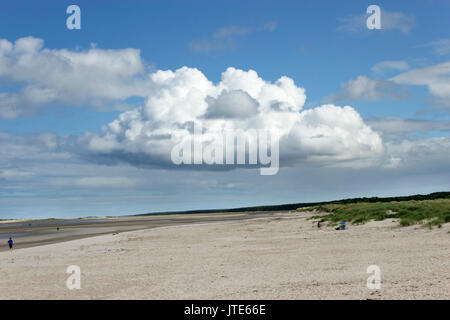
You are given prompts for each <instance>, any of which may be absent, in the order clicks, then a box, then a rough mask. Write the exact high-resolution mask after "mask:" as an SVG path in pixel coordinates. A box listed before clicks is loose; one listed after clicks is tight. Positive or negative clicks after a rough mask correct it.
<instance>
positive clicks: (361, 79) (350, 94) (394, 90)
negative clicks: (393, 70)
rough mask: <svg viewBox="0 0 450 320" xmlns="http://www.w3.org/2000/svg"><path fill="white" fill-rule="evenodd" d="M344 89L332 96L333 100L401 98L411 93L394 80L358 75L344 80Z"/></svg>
mask: <svg viewBox="0 0 450 320" xmlns="http://www.w3.org/2000/svg"><path fill="white" fill-rule="evenodd" d="M341 87H342V90H341V92H340V93H338V94H333V95H332V96H331V98H330V99H331V101H334V102H335V101H352V102H354V101H362V100H365V101H376V100H381V99H385V98H387V99H394V100H395V99H401V98H405V97H408V96H409V94H408V93H407V92H406V91H405V89H404V88H403V87H402V86H399V85H398V84H396V83H395V82H394V81H391V80H382V79H370V78H369V77H367V76H358V77H357V78H356V79H354V80H349V81H348V82H344V83H343V84H342V85H341Z"/></svg>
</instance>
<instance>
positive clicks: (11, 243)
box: [8, 238, 14, 250]
mask: <svg viewBox="0 0 450 320" xmlns="http://www.w3.org/2000/svg"><path fill="white" fill-rule="evenodd" d="M8 245H9V249H10V250H12V248H13V245H14V242H13V241H12V239H11V238H9V240H8Z"/></svg>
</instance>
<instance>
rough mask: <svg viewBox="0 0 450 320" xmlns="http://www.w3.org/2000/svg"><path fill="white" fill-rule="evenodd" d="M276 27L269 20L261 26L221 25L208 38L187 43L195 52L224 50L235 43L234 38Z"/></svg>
mask: <svg viewBox="0 0 450 320" xmlns="http://www.w3.org/2000/svg"><path fill="white" fill-rule="evenodd" d="M276 28H277V22H276V21H269V22H268V23H266V24H265V25H264V26H262V27H239V26H231V27H223V28H220V29H219V30H217V31H216V32H215V33H214V34H213V35H212V36H211V37H209V39H206V40H194V41H191V42H190V43H189V47H190V48H191V50H192V51H194V52H197V53H210V52H212V51H220V50H224V49H225V48H227V47H230V46H233V45H234V44H235V41H236V40H235V38H236V37H239V36H244V35H248V34H252V33H255V32H263V31H265V32H273V31H275V29H276Z"/></svg>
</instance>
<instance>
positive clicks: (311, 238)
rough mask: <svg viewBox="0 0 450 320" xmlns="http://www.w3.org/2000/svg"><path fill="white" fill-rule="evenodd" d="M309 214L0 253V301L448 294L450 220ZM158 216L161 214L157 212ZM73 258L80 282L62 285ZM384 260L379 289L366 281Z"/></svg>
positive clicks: (109, 236)
mask: <svg viewBox="0 0 450 320" xmlns="http://www.w3.org/2000/svg"><path fill="white" fill-rule="evenodd" d="M310 216H311V214H307V213H302V214H300V213H274V214H271V215H269V216H267V217H257V218H255V219H246V220H241V221H229V222H215V223H191V224H187V225H181V224H180V225H175V226H164V227H160V228H151V229H146V230H137V231H130V232H121V233H119V234H114V235H113V234H111V233H110V234H107V235H102V236H97V237H89V238H84V239H78V240H74V241H67V242H60V243H55V244H50V245H43V246H37V247H31V248H24V249H18V250H13V251H12V252H0V272H1V273H2V275H3V276H2V277H1V278H0V288H1V290H0V299H450V233H449V231H450V224H449V223H447V224H445V225H443V227H442V228H434V229H433V230H429V229H427V228H424V227H423V226H410V227H399V226H398V222H396V221H394V220H385V221H373V222H370V223H367V224H365V225H358V226H353V225H350V226H349V229H348V230H345V231H344V230H342V231H337V230H334V228H332V227H323V228H322V229H321V230H318V229H317V227H316V224H315V222H314V221H311V220H309V219H308V218H309V217H310ZM159 218H160V219H161V217H159ZM69 265H78V266H79V267H80V268H81V289H80V290H69V289H68V288H67V287H66V281H67V278H68V276H69V275H68V274H66V269H67V267H68V266H69ZM369 265H378V266H379V268H380V270H381V288H380V289H379V290H369V289H368V288H367V285H366V284H367V278H368V277H369V274H367V267H368V266H369Z"/></svg>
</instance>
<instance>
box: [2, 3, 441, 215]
mask: <svg viewBox="0 0 450 320" xmlns="http://www.w3.org/2000/svg"><path fill="white" fill-rule="evenodd" d="M71 4H77V5H78V6H79V7H80V8H81V25H82V27H81V30H68V29H67V28H66V19H67V17H68V16H69V15H68V14H66V12H65V11H66V8H67V7H68V6H69V5H71ZM371 4H377V5H379V6H380V7H381V16H382V24H384V28H383V30H368V29H367V28H366V27H365V19H366V17H365V15H366V8H367V7H368V6H369V5H371ZM449 15H450V1H444V0H442V1H431V0H430V1H378V2H376V3H375V2H365V1H344V2H343V1H341V2H337V1H245V2H243V1H226V2H224V1H220V2H219V1H128V2H125V1H95V2H94V1H77V2H71V1H39V2H36V1H14V2H8V3H2V4H1V5H0V39H4V40H5V41H8V42H9V43H11V44H12V45H13V46H14V43H15V42H16V41H17V40H18V39H21V38H26V37H32V38H33V39H41V41H43V42H42V48H41V49H37V53H38V54H41V56H40V59H44V60H42V61H44V62H45V61H46V60H45V59H46V57H47V55H46V53H45V50H50V52H52V53H51V54H55V56H58V57H60V56H61V55H65V54H64V52H63V51H64V50H67V51H69V52H71V55H70V57H72V56H73V57H75V56H76V55H77V54H79V53H90V54H91V53H93V52H94V51H93V50H94V49H96V50H98V52H99V54H100V55H105V57H106V55H109V53H111V52H113V53H114V52H115V53H117V54H118V55H117V56H115V58H112V60H111V61H113V62H108V63H110V64H111V65H108V64H107V62H105V65H104V66H101V67H99V68H100V69H99V70H104V71H105V72H104V74H102V75H99V76H98V79H97V78H96V74H94V73H93V74H91V75H90V77H89V78H87V79H86V81H81V82H77V81H79V77H78V74H77V75H76V76H74V80H73V82H72V83H73V87H74V88H75V89H74V88H72V89H70V88H68V87H62V86H60V85H59V84H58V83H50V82H48V81H47V80H45V79H43V78H45V73H43V74H42V75H41V78H40V79H39V78H36V77H33V75H32V74H30V72H34V71H37V72H38V71H39V70H37V69H33V68H38V69H39V66H37V67H36V66H25V67H23V65H21V64H20V63H19V62H17V65H14V67H11V68H10V69H11V70H8V71H5V72H4V73H1V72H2V71H1V68H2V67H4V68H6V65H2V62H1V60H0V98H1V97H4V98H2V99H4V101H3V102H2V101H0V133H3V138H2V136H0V138H1V139H0V141H1V142H2V144H4V147H3V150H4V152H3V153H2V158H3V160H1V161H0V197H1V198H0V218H21V217H47V216H58V217H69V216H70V217H74V216H85V215H109V214H108V213H110V214H111V215H116V214H132V213H142V212H150V211H159V210H182V209H195V208H220V207H232V206H247V205H260V204H271V203H283V202H301V201H316V200H327V199H333V198H342V197H349V196H371V195H397V194H410V193H419V192H432V191H440V190H444V189H446V190H448V189H449V183H448V181H450V180H449V179H447V178H448V177H449V176H448V172H449V170H448V169H449V168H448V160H450V158H449V150H448V147H449V146H450V142H449V141H448V136H449V134H448V133H449V132H450V124H449V123H450V112H449V111H450V101H449V97H450V93H449V92H450V84H449V83H450V72H449V71H448V63H449V61H450V60H449V57H450V34H449V30H450V22H449V21H450V19H449V18H448V17H449ZM361 17H362V18H361ZM361 19H362V20H361ZM361 21H362V22H363V23H361ZM26 39H30V38H26ZM27 41H28V40H27ZM31 42H32V41H29V43H31ZM33 43H35V42H33ZM128 49H138V50H139V53H138V54H137V55H136V56H135V55H134V54H131V55H132V59H137V60H133V63H134V62H136V64H137V65H136V66H135V67H136V70H137V71H136V73H132V74H131V75H130V76H129V77H128V78H127V76H122V75H121V73H120V72H122V71H120V72H118V73H114V72H112V73H111V75H110V76H111V77H113V78H111V79H109V78H108V77H109V73H108V71H107V70H108V69H111V68H113V69H114V68H115V66H114V61H116V60H114V59H121V57H122V56H121V53H120V52H123V51H120V50H128ZM16 51H17V50H16ZM17 52H18V51H17ZM72 53H73V55H72ZM14 54H17V55H20V53H14V51H12V53H11V52H10V53H8V54H6V53H5V54H4V56H2V58H4V59H5V60H4V61H10V60H7V58H8V57H11V56H12V55H14ZM66 58H67V57H66ZM13 59H17V61H19V58H18V57H16V56H14V57H13ZM67 59H70V58H67ZM86 59H88V58H86ZM14 61H16V60H14ZM51 61H53V60H51ZM55 61H56V60H55ZM8 63H10V62H8ZM52 63H53V62H52ZM72 63H75V62H73V61H72ZM141 65H142V66H141ZM184 66H186V67H188V68H190V69H189V70H190V71H189V72H190V73H193V71H192V69H193V68H196V69H198V70H199V71H200V72H201V73H202V74H203V75H204V76H205V77H206V78H207V79H208V80H210V81H211V82H212V83H213V84H215V85H217V86H218V87H219V83H220V82H221V80H223V75H222V73H223V72H225V71H226V70H227V68H229V67H232V68H235V69H237V70H243V71H245V72H247V71H248V70H250V69H251V70H254V71H256V72H257V74H258V76H259V77H260V78H261V79H263V80H264V81H266V82H267V83H275V82H276V81H277V79H279V78H280V77H283V76H284V77H288V78H290V79H292V80H293V81H294V82H295V85H296V86H297V87H298V88H300V87H301V88H304V89H305V95H306V102H305V103H303V104H302V105H301V106H300V107H299V108H301V110H300V111H299V110H296V113H297V115H298V113H299V112H302V111H305V110H311V112H312V113H316V112H317V113H318V114H319V109H318V108H319V107H320V106H322V105H324V104H333V105H334V106H337V107H339V108H341V107H343V106H345V105H350V106H351V107H352V108H353V109H354V110H355V112H356V113H357V114H359V115H360V117H361V119H362V120H361V123H358V124H357V125H358V126H359V127H358V128H360V129H354V128H353V127H352V129H351V130H357V131H356V132H354V131H349V134H345V135H344V136H345V137H348V136H353V137H354V138H355V141H356V140H357V141H358V143H361V144H362V145H364V146H367V145H369V146H371V147H373V144H374V143H375V142H374V141H375V140H376V139H375V138H374V139H375V140H373V138H372V137H368V136H366V135H362V133H361V132H362V131H364V130H366V129H365V128H366V126H367V127H370V128H371V130H373V131H374V134H378V135H379V137H380V139H381V144H380V145H381V146H382V148H383V151H382V153H383V155H380V154H378V155H377V156H376V157H377V160H376V161H375V160H374V159H375V158H374V157H375V156H373V155H368V154H363V153H362V151H361V150H363V149H364V148H365V147H364V146H361V148H362V149H361V150H360V149H357V147H356V146H352V145H350V147H351V148H352V151H348V153H347V155H348V157H346V158H352V159H353V160H354V159H356V158H361V157H367V159H369V158H370V160H367V161H365V164H367V165H365V166H361V165H360V164H356V163H355V162H352V161H353V160H352V161H348V163H347V165H346V166H345V168H343V167H342V166H336V165H335V164H333V165H330V161H331V160H327V162H326V163H323V162H321V161H316V160H314V159H317V157H316V155H315V154H310V153H309V152H313V151H314V152H317V148H315V147H314V148H310V149H308V150H306V149H305V150H306V151H305V150H303V149H302V151H301V153H302V155H303V154H304V153H306V154H307V155H306V156H305V158H306V159H307V161H306V160H305V161H306V162H304V161H303V160H301V161H300V160H298V159H300V158H302V157H300V156H298V157H297V161H292V160H290V161H291V162H292V163H295V164H292V163H291V162H289V163H290V164H289V165H287V164H286V165H285V166H282V168H281V169H280V172H279V174H277V176H274V177H261V176H259V175H258V173H257V172H255V170H250V169H242V168H237V169H233V170H227V171H223V170H218V171H214V170H209V169H208V168H207V169H206V170H203V169H200V170H191V169H190V168H189V169H186V170H183V169H174V168H172V167H171V166H167V165H165V164H164V163H162V162H160V161H159V160H155V159H160V157H159V156H160V155H154V156H155V158H152V157H150V158H151V159H153V160H151V159H149V160H148V161H141V160H138V159H142V154H140V152H142V149H140V148H141V147H142V146H141V145H134V146H130V144H129V143H128V142H129V141H126V143H127V144H126V146H125V142H123V141H122V140H120V142H121V143H122V142H123V143H124V144H123V145H121V146H119V147H118V148H122V149H120V150H119V149H115V150H109V152H110V153H108V154H106V155H105V154H104V153H101V154H95V152H93V151H92V150H88V151H89V152H88V151H86V147H85V145H83V143H84V141H86V139H91V138H89V137H88V138H80V137H86V134H87V133H88V134H94V135H98V137H100V138H102V139H103V142H105V140H104V139H106V138H105V136H103V135H104V134H105V133H104V131H102V126H105V125H107V124H108V123H110V122H112V121H114V120H115V119H119V118H120V116H121V114H122V113H123V112H125V111H127V110H128V111H129V110H133V109H136V108H140V107H142V106H144V107H143V108H144V109H146V108H148V110H150V109H152V108H153V107H152V106H151V105H150V103H147V102H146V101H147V99H149V98H151V97H152V96H155V95H158V94H159V92H162V91H158V90H163V89H161V88H159V89H156V88H155V86H154V84H152V83H150V84H149V83H147V82H146V79H147V78H148V77H149V75H151V74H153V73H155V72H157V71H158V70H173V71H175V70H178V69H180V68H182V67H184ZM103 67H104V68H105V69H101V68H103ZM20 68H23V69H20ZM75 68H76V67H75ZM5 70H6V69H5ZM30 70H31V71H30ZM33 70H34V71H33ZM49 70H50V72H52V77H53V78H54V79H58V77H59V76H61V77H64V71H61V74H57V72H59V71H58V70H56V67H55V70H56V71H55V70H53V69H52V68H51V67H50V69H49ZM61 70H66V69H61ZM440 70H444V71H442V72H440ZM446 70H447V71H446ZM124 71H126V69H124ZM53 72H54V74H53ZM99 72H100V71H99ZM69 76H70V75H69ZM191 76H192V75H186V77H187V79H196V78H191ZM244 76H245V77H246V75H244ZM244 76H243V77H244ZM179 77H180V79H184V78H182V77H185V75H181V74H180V76H179ZM243 79H244V80H245V79H247V78H243ZM70 81H72V80H70ZM90 81H92V83H91V82H90ZM99 81H101V82H102V83H107V84H108V81H111V83H113V85H111V86H112V87H113V88H114V89H113V90H112V91H115V92H117V94H115V92H112V93H111V92H110V91H109V90H107V89H105V93H103V92H101V93H99V95H97V93H95V92H94V93H92V92H91V93H88V92H89V89H85V88H84V87H83V86H84V85H86V86H89V87H91V88H92V87H93V86H95V85H96V84H98V82H99ZM180 81H181V80H180ZM132 83H138V86H139V85H142V88H140V89H139V90H137V89H136V92H134V89H133V86H132ZM82 87H83V89H81V90H79V92H78V91H77V90H76V88H82ZM36 88H37V89H39V90H42V91H39V93H38V94H44V93H45V92H51V94H55V95H56V98H49V99H48V100H45V101H44V102H36V101H37V99H41V98H40V97H37V96H36V95H37V94H36V95H33V96H32V97H33V98H30V96H26V91H27V90H32V89H33V90H34V89H36ZM146 88H147V89H148V88H150V89H148V90H149V91H148V92H147V91H146V90H147V89H146ZM239 89H240V90H241V89H242V90H243V91H245V89H244V88H239ZM45 90H47V91H45ZM58 90H59V91H58ZM67 90H69V91H70V95H72V98H70V99H69V98H67V97H66V96H65V94H66V93H67ZM72 90H73V92H72ZM99 90H102V89H101V88H100V89H99ZM122 90H123V92H122ZM229 90H231V89H229ZM106 91H107V92H106ZM24 92H25V93H24ZM55 92H56V93H55ZM83 92H86V94H84V93H83ZM129 92H131V93H129ZM248 92H250V91H248ZM33 94H34V93H33ZM2 95H3V96H2ZM68 95H69V94H67V96H68ZM250 96H251V98H254V99H255V100H256V101H257V102H258V103H259V105H263V102H262V101H261V100H258V99H259V98H257V97H255V96H253V95H252V94H250ZM30 99H31V100H30ZM32 99H36V100H32ZM75 100H76V102H73V101H75ZM39 101H41V100H39ZM72 102H73V103H72ZM2 103H3V105H2ZM14 104H16V105H14ZM2 107H4V108H5V109H4V110H5V111H2ZM180 107H181V108H182V107H183V106H179V105H178V106H177V108H180ZM7 108H14V110H15V111H14V112H13V113H11V112H12V111H11V110H10V109H7ZM136 110H137V109H136ZM333 110H341V109H333ZM2 112H3V113H2ZM333 112H335V111H333ZM352 112H353V111H352ZM320 114H321V113H320ZM297 115H296V116H297ZM347 116H348V115H347V114H345V113H344V114H341V113H340V112H338V111H336V117H337V118H336V119H335V121H336V123H338V124H336V127H334V124H333V119H331V120H330V119H329V118H328V116H326V118H327V119H324V118H320V119H319V120H317V121H318V122H319V123H314V125H315V126H317V128H323V127H324V126H328V127H329V128H328V127H327V128H328V129H327V130H328V131H327V132H334V133H335V134H336V135H339V134H341V133H342V132H343V131H345V130H346V129H347V127H345V126H346V125H345V124H340V121H342V119H343V118H345V117H347ZM154 117H155V118H152V119H156V115H154ZM330 117H331V115H330ZM150 118H151V117H150ZM314 119H315V118H314ZM166 120H167V119H166ZM121 121H122V120H121ZM145 121H149V123H148V125H151V120H148V119H146V120H145ZM167 121H168V120H167ZM180 121H181V120H180ZM299 121H300V120H299ZM305 121H306V120H305ZM320 121H327V122H326V125H325V124H324V125H322V124H321V122H320ZM121 123H122V122H121ZM154 123H156V120H155V121H154ZM172 124H173V123H172ZM172 124H171V125H172ZM123 125H129V124H128V123H127V124H125V123H124V124H123ZM167 125H168V124H167ZM303 125H304V126H306V127H308V128H310V127H311V126H312V125H313V124H311V123H308V124H306V123H304V124H303ZM355 126H356V124H355ZM165 128H166V129H167V128H168V127H165ZM317 128H316V129H314V130H316V131H317V130H319V129H317ZM299 130H300V131H301V132H303V131H302V129H301V128H300V129H299ZM349 130H350V129H349ZM316 131H314V132H316ZM331 135H332V134H331ZM359 135H361V136H359ZM331 138H332V139H335V140H336V139H337V141H340V142H342V143H343V144H342V146H343V147H342V148H341V150H343V151H344V152H345V150H344V149H345V148H346V147H348V146H349V144H348V143H347V141H344V140H343V139H344V138H342V139H341V137H340V136H339V137H338V136H333V137H331ZM83 139H84V140H83ZM115 139H119V137H118V136H117V137H115ZM120 139H121V138H120ZM346 139H348V138H346ZM364 139H366V140H364ZM81 140H82V142H80V141H81ZM91 141H92V140H91ZM117 141H119V140H117ZM291 143H293V142H291V141H289V146H290V147H291V148H294V149H295V144H291ZM286 144H288V142H286ZM300 144H302V143H301V142H300ZM43 145H44V146H45V148H47V149H45V148H44V149H42V148H43V147H42V146H43ZM325 145H326V144H324V148H325ZM49 146H51V147H49ZM363 147H364V148H363ZM123 148H131V149H126V156H125V155H124V154H125V153H124V154H122V155H121V156H117V154H118V153H121V152H124V150H125V149H123ZM353 148H354V149H353ZM19 149H20V150H28V151H26V152H25V151H23V152H22V151H20V150H19ZM33 150H34V151H33ZM36 150H38V151H36ZM102 150H103V149H102ZM130 150H132V151H130ZM312 150H313V151H312ZM19 151H20V152H19ZM97 151H98V150H97ZM28 152H37V153H38V154H39V155H40V156H39V157H37V158H36V159H35V160H30V156H29V153H28ZM102 152H103V151H102ZM145 152H147V151H145ZM145 152H144V154H145ZM280 152H281V158H282V160H283V159H284V158H283V150H280ZM352 152H355V155H354V157H353V154H352ZM380 152H381V151H380ZM424 153H425V154H426V155H427V156H428V157H427V158H424ZM34 154H36V153H34ZM356 154H358V156H356ZM152 156H153V154H152ZM336 157H337V158H339V159H341V158H342V157H341V156H339V157H338V156H337V155H336ZM380 157H381V158H383V159H385V160H386V159H390V160H389V161H391V162H389V164H386V163H383V162H382V160H380V159H381V158H380ZM337 158H336V159H337ZM105 159H107V160H105ZM286 159H287V156H286ZM302 159H303V158H302ZM336 159H334V160H336ZM396 159H401V160H396ZM355 161H356V160H355ZM383 161H384V160H383ZM386 161H388V160H386ZM282 162H283V161H282ZM394 162H395V165H393V163H394ZM397 162H398V163H401V164H398V163H397ZM285 163H288V161H287V160H286V162H285ZM369 163H370V164H369ZM374 163H376V164H374ZM51 168H54V172H52V170H51ZM328 171H329V172H328ZM325 172H327V174H325ZM313 173H314V174H313ZM393 177H395V179H394V178H393ZM108 179H109V180H108ZM180 179H185V181H184V182H183V183H180ZM368 180H371V181H368ZM302 181H307V182H302ZM115 183H116V184H117V186H116V187H114V188H111V185H114V184H115ZM414 184H417V187H411V186H412V185H414ZM271 186H274V187H271ZM357 186H358V187H357ZM374 186H376V187H374ZM280 190H284V191H283V192H281V191H280Z"/></svg>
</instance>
